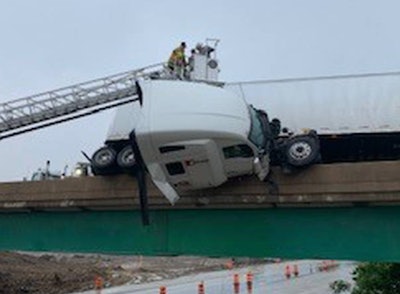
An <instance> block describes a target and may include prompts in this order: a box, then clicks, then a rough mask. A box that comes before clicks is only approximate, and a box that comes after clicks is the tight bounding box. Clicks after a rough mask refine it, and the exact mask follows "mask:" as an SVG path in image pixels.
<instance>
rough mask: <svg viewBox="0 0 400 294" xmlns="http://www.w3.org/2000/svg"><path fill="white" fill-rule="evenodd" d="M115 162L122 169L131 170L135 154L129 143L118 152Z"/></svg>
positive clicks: (134, 162)
mask: <svg viewBox="0 0 400 294" xmlns="http://www.w3.org/2000/svg"><path fill="white" fill-rule="evenodd" d="M117 164H118V166H119V167H121V168H122V169H128V170H131V169H133V168H134V167H135V166H136V159H135V154H134V153H133V149H132V146H131V145H127V146H125V147H124V148H122V150H121V151H120V152H119V153H118V156H117Z"/></svg>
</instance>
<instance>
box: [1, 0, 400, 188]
mask: <svg viewBox="0 0 400 294" xmlns="http://www.w3.org/2000/svg"><path fill="white" fill-rule="evenodd" d="M398 11H400V2H399V1H397V0H381V1H376V0H301V1H299V0H247V1H228V0H220V1H218V0H201V1H177V0H168V1H165V0H164V1H162V0H147V1H144V0H143V1H137V0H35V1H28V0H0V36H1V42H0V103H2V102H6V101H9V100H13V99H17V98H21V97H24V96H28V95H31V94H36V93H39V92H44V91H49V90H52V89H56V88H59V87H64V86H68V85H72V84H74V83H79V82H84V81H87V80H91V79H94V78H101V77H104V76H107V75H110V74H115V73H119V72H123V71H127V70H131V69H135V68H139V67H143V66H146V65H150V64H155V63H158V62H162V61H166V60H167V59H168V56H169V54H170V52H171V50H172V49H173V48H175V47H176V46H177V45H178V44H179V43H180V42H181V41H186V43H187V44H188V46H189V47H194V46H195V45H196V43H198V42H203V41H204V40H205V39H206V38H218V39H220V40H221V41H220V44H219V47H218V59H219V61H220V67H221V73H220V78H221V80H223V81H229V82H235V81H251V80H265V79H275V78H289V77H309V76H325V75H337V74H358V73H371V72H373V73H375V72H388V71H399V70H400V57H399V56H400V38H398V29H399V27H400V18H399V17H398ZM112 114H113V112H112V111H106V112H104V113H101V114H97V115H94V116H90V117H87V118H84V119H79V120H76V121H73V122H68V123H65V124H62V125H58V126H53V127H50V128H46V129H42V130H39V131H35V132H31V133H28V134H23V135H20V136H17V137H14V138H10V139H5V140H1V141H0V163H1V164H0V181H1V182H4V181H15V180H21V179H22V178H23V177H30V176H31V174H32V172H34V171H35V170H37V168H39V167H43V166H44V165H45V162H46V160H50V161H51V166H52V169H55V170H57V169H58V170H62V169H63V168H64V166H65V165H68V166H69V167H70V169H71V168H72V167H73V166H74V164H75V163H76V162H77V161H83V160H84V158H83V157H82V155H81V154H80V151H81V150H84V151H86V152H87V153H88V154H92V153H93V152H94V151H95V150H96V149H97V148H99V147H101V146H102V144H103V142H104V140H105V136H106V133H107V130H108V125H109V124H110V122H111V119H112Z"/></svg>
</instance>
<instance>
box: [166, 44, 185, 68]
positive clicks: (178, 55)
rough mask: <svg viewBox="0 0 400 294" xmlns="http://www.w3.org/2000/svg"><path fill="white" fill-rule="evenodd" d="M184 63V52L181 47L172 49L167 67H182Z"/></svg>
mask: <svg viewBox="0 0 400 294" xmlns="http://www.w3.org/2000/svg"><path fill="white" fill-rule="evenodd" d="M184 61H185V52H184V49H183V48H182V47H178V48H176V49H174V50H173V51H172V53H171V56H170V57H169V60H168V65H183V63H184Z"/></svg>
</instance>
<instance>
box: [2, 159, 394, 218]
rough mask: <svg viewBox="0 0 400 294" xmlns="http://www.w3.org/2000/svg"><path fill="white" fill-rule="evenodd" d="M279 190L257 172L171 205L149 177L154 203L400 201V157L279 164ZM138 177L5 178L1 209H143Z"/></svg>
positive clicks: (187, 206) (186, 206)
mask: <svg viewBox="0 0 400 294" xmlns="http://www.w3.org/2000/svg"><path fill="white" fill-rule="evenodd" d="M273 178H274V180H275V181H276V183H277V184H278V186H279V189H278V191H277V190H276V189H272V187H271V186H268V185H267V184H266V183H263V182H260V181H258V179H256V178H254V177H246V178H241V179H236V180H234V181H231V182H228V183H226V184H225V185H223V186H221V187H218V188H216V189H209V190H202V191H192V192H186V193H182V194H181V195H182V198H181V199H180V200H179V201H178V203H177V204H176V205H175V206H173V207H172V206H171V205H170V204H169V203H168V202H167V201H166V199H165V198H164V197H163V196H162V195H161V194H160V192H159V191H158V190H157V189H156V188H155V187H154V186H153V185H152V183H150V182H149V186H148V187H149V188H148V190H149V205H150V208H152V209H172V208H173V209H204V208H206V209H212V208H223V209H232V208H233V209H235V208H267V207H277V206H278V207H292V206H298V207H303V206H310V207H314V206H352V205H392V204H396V205H398V204H400V161H381V162H366V163H342V164H330V165H316V166H312V167H310V168H308V169H306V170H303V171H300V172H298V173H297V174H292V175H285V174H283V173H282V172H281V170H280V169H278V168H277V169H274V171H273ZM137 194H138V191H137V185H136V181H135V179H134V178H133V177H130V176H116V177H86V178H67V179H64V180H55V181H42V182H15V183H1V184H0V210H1V211H21V210H22V211H25V210H35V211H37V210H81V209H84V210H110V209H117V210H121V209H138V208H139V200H138V197H137Z"/></svg>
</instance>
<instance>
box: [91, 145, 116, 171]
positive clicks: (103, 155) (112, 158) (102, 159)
mask: <svg viewBox="0 0 400 294" xmlns="http://www.w3.org/2000/svg"><path fill="white" fill-rule="evenodd" d="M116 157H117V154H116V152H115V150H114V149H113V148H111V147H109V146H105V147H102V148H100V149H98V150H97V151H96V152H95V153H94V154H93V156H92V167H93V172H94V174H96V175H107V174H111V173H113V172H114V170H115V163H116Z"/></svg>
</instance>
